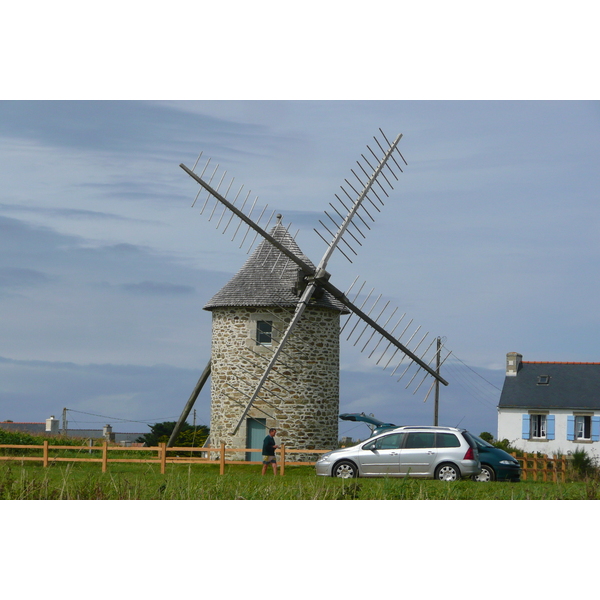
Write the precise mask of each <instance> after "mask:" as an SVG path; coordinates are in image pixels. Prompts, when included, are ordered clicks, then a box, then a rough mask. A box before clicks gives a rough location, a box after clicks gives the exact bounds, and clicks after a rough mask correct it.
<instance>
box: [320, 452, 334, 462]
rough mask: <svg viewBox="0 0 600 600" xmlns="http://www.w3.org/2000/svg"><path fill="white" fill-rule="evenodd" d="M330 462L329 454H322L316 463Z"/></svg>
mask: <svg viewBox="0 0 600 600" xmlns="http://www.w3.org/2000/svg"><path fill="white" fill-rule="evenodd" d="M330 460H331V452H328V453H327V454H323V455H322V456H321V458H319V459H318V460H317V462H318V463H328V462H329V461H330Z"/></svg>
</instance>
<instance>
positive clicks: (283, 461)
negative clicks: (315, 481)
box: [0, 440, 329, 475]
mask: <svg viewBox="0 0 600 600" xmlns="http://www.w3.org/2000/svg"><path fill="white" fill-rule="evenodd" d="M2 449H36V450H41V453H42V454H41V456H0V461H39V462H42V464H43V466H44V467H48V466H49V465H50V463H56V462H93V463H101V464H102V472H103V473H105V472H106V470H107V468H108V463H144V464H152V463H154V464H160V472H161V473H162V474H164V473H165V471H166V465H167V463H169V464H213V465H215V464H218V465H219V472H220V474H221V475H223V474H224V473H225V465H226V464H230V465H258V464H261V461H248V460H233V459H232V460H228V459H227V458H226V455H227V454H228V453H234V452H235V453H246V452H261V449H260V448H226V447H225V444H221V446H220V447H218V448H213V447H204V448H189V447H173V446H172V447H170V448H167V444H166V443H164V442H163V443H161V444H159V445H158V446H149V447H144V446H135V447H132V446H129V447H127V446H111V445H109V444H108V442H106V441H105V442H104V443H103V444H102V446H58V445H56V446H55V445H50V444H48V441H47V440H44V443H43V444H42V445H32V444H27V445H25V444H0V451H2ZM54 450H71V451H79V452H81V451H86V452H87V453H91V452H100V453H101V456H100V457H99V458H86V457H83V456H78V457H72V456H51V452H52V451H54ZM116 451H118V452H128V451H135V452H152V453H155V454H156V457H149V458H109V453H110V452H116ZM174 452H179V453H180V454H181V453H186V454H188V455H187V456H181V455H179V456H169V454H172V453H174ZM325 452H329V450H297V449H288V448H286V447H285V445H284V444H282V445H281V448H280V450H279V461H278V462H279V474H280V475H284V474H285V467H286V465H288V466H289V465H314V464H315V463H314V462H310V461H290V460H289V459H288V455H291V454H324V453H325ZM194 454H199V455H198V456H194ZM213 456H215V457H216V458H212V457H213Z"/></svg>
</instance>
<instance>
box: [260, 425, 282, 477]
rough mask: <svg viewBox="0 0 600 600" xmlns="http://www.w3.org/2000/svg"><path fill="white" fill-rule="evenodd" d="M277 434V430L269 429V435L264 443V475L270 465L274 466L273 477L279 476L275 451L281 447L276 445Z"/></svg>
mask: <svg viewBox="0 0 600 600" xmlns="http://www.w3.org/2000/svg"><path fill="white" fill-rule="evenodd" d="M276 433H277V429H274V428H272V429H269V435H268V436H267V437H266V438H265V439H264V441H263V448H262V453H263V467H262V474H263V475H264V474H265V473H266V472H267V466H268V465H273V475H277V459H276V458H275V450H277V448H279V446H278V445H277V444H276V443H275V434H276Z"/></svg>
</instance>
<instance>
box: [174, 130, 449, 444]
mask: <svg viewBox="0 0 600 600" xmlns="http://www.w3.org/2000/svg"><path fill="white" fill-rule="evenodd" d="M379 132H380V134H381V137H382V138H383V142H382V141H380V140H379V139H378V138H377V137H374V138H373V139H374V141H375V146H374V147H375V150H373V148H372V147H371V146H369V145H367V151H368V152H366V156H365V154H361V160H359V161H357V165H358V169H354V168H353V169H351V172H352V175H353V179H352V180H351V181H349V180H348V179H345V184H346V185H345V186H341V191H342V192H343V195H342V196H340V195H338V194H336V195H335V197H336V199H337V204H333V203H331V202H330V203H329V205H330V207H331V208H332V210H333V215H332V214H330V212H327V211H325V215H326V216H327V218H328V219H329V221H330V222H331V224H330V223H327V224H326V223H323V221H319V223H320V225H321V226H322V227H323V229H324V231H325V234H323V233H321V232H320V231H318V230H316V229H315V232H316V233H317V235H318V236H319V237H320V238H321V240H322V241H324V242H325V244H326V249H325V252H324V254H323V256H322V258H321V260H320V261H319V263H318V264H316V265H314V264H313V263H312V262H311V261H310V260H309V259H308V258H307V257H306V256H305V255H304V254H303V253H302V252H301V251H300V249H299V248H298V247H297V245H296V244H295V236H294V237H292V236H291V234H290V233H289V229H290V225H288V226H287V228H286V227H284V226H283V224H282V218H281V215H277V218H276V223H275V225H274V226H273V228H272V229H270V230H269V226H270V224H271V222H272V220H273V216H274V215H275V214H276V213H275V211H272V213H271V215H270V217H268V219H267V216H266V215H265V213H266V212H267V208H268V207H267V206H265V207H263V208H262V209H260V208H258V207H257V201H258V198H255V199H254V201H252V202H249V200H250V197H251V192H250V191H248V192H247V193H245V194H244V193H243V187H244V186H241V187H240V188H239V190H238V191H237V193H235V196H234V198H233V199H232V200H231V201H230V200H228V199H227V198H228V196H229V195H230V194H232V192H231V190H232V187H233V182H234V179H233V178H232V179H231V180H228V181H226V179H227V172H224V173H223V174H222V175H220V176H218V175H217V173H218V172H219V165H217V166H216V167H214V168H213V167H212V166H211V165H210V163H211V160H210V159H208V161H207V162H206V164H205V166H204V168H203V169H202V171H201V172H200V174H197V173H196V172H195V169H196V167H197V165H198V162H199V161H200V158H201V157H202V153H201V154H200V156H199V157H198V159H197V160H196V163H195V165H194V167H193V168H191V169H190V168H188V167H187V166H185V165H184V164H181V165H180V167H181V168H182V169H183V170H184V171H185V172H186V173H187V174H188V175H189V176H190V177H191V178H192V179H193V180H194V181H195V182H196V183H197V184H199V186H200V188H199V190H198V193H197V194H196V198H195V199H194V202H193V204H192V206H195V205H196V203H197V201H198V198H199V197H200V195H201V194H202V195H203V194H204V193H206V199H205V200H204V203H203V204H202V208H201V213H208V214H209V220H213V219H215V220H216V221H217V225H216V227H217V229H218V230H221V231H222V233H225V232H226V231H227V230H228V229H229V228H230V226H231V230H230V231H233V235H232V238H231V239H232V241H233V240H235V238H236V237H238V234H240V236H241V238H242V239H241V243H240V248H242V247H243V246H244V245H245V244H247V243H248V236H250V237H251V238H252V239H251V240H250V242H249V244H248V252H250V249H252V247H253V246H254V243H255V241H256V239H257V238H259V236H260V238H261V242H260V245H259V247H258V248H257V249H256V250H255V252H254V254H253V256H252V258H251V260H250V261H249V263H251V264H252V265H256V264H257V263H258V262H259V261H262V262H261V264H262V265H263V266H264V267H265V268H266V269H268V272H269V273H270V275H269V276H268V277H267V278H269V277H276V276H279V278H280V280H285V282H286V283H285V285H286V290H287V289H289V288H291V287H293V293H294V294H293V297H289V294H288V296H286V301H285V302H283V303H281V306H279V305H278V304H277V303H275V304H276V305H277V306H276V307H275V308H276V312H277V314H275V312H274V313H272V314H273V317H272V318H271V317H269V318H265V319H264V320H259V321H257V323H258V325H257V327H258V330H257V332H258V333H257V335H258V336H259V337H261V336H264V337H266V338H267V339H268V340H269V343H268V344H266V345H263V344H261V343H260V342H257V346H260V348H259V349H260V350H261V352H254V355H255V360H253V361H251V364H246V366H244V367H242V369H243V372H244V373H246V374H247V376H245V377H240V375H239V373H238V374H236V375H235V377H236V378H237V379H239V380H240V381H236V382H232V381H228V382H227V386H229V388H230V389H231V391H232V394H233V396H235V397H232V396H231V395H229V394H226V393H225V395H226V396H227V397H228V398H231V399H232V400H233V402H234V403H235V404H236V405H237V408H236V413H237V414H236V415H235V419H234V421H233V422H231V419H230V421H229V422H231V425H230V429H231V431H230V434H231V435H236V434H237V433H238V431H239V430H240V428H241V427H243V426H244V423H245V422H246V421H247V418H248V417H249V416H250V418H256V414H257V413H256V411H257V410H258V411H260V412H261V413H263V414H264V415H266V416H267V417H269V418H270V419H272V420H273V419H274V420H275V422H277V421H278V419H280V418H281V415H282V410H284V408H282V407H283V404H285V402H283V400H284V397H285V395H286V391H285V384H283V383H282V380H281V374H282V373H284V372H287V373H288V374H289V373H290V372H291V371H293V369H294V368H293V366H292V365H293V363H294V361H295V357H294V356H293V353H290V352H289V346H290V343H293V342H290V340H293V338H294V332H295V331H296V330H297V328H298V326H299V324H300V323H301V322H302V320H303V318H304V315H305V313H306V311H307V309H308V310H310V309H311V307H313V306H315V307H316V306H318V305H322V306H323V307H324V308H327V309H329V310H336V311H337V316H338V317H339V316H340V315H349V317H348V319H347V320H346V322H345V323H344V325H343V326H342V327H341V328H339V329H338V330H337V331H339V334H340V335H342V334H344V333H345V332H346V331H347V340H349V341H350V340H353V341H354V345H355V346H357V345H359V344H360V346H359V349H360V351H361V352H367V351H368V352H369V357H370V358H371V357H373V356H374V355H375V354H376V357H377V358H376V364H378V365H381V366H382V367H383V369H384V370H385V369H387V368H388V367H389V366H390V365H395V366H393V367H392V368H391V376H395V375H396V374H397V373H398V371H399V370H400V369H401V367H402V370H400V375H399V377H398V381H400V380H401V379H403V378H404V377H405V376H406V375H407V374H410V375H411V376H410V380H409V381H408V384H407V385H406V388H409V387H410V386H414V391H413V394H415V393H416V392H417V391H418V389H419V388H420V387H421V385H422V384H423V383H424V381H425V380H426V379H427V378H428V377H431V378H432V379H433V381H432V383H431V385H430V387H429V390H428V392H427V395H426V396H425V400H426V399H427V397H428V396H429V394H430V393H431V390H432V389H433V387H434V385H435V384H436V382H439V383H442V384H444V385H448V382H447V381H446V380H445V379H444V378H443V377H441V375H440V373H439V367H440V365H441V364H443V362H444V361H445V360H446V359H447V358H448V356H449V355H450V353H449V352H448V354H447V355H446V357H445V358H444V359H443V360H440V352H441V349H440V348H439V346H438V347H436V348H433V346H434V342H435V341H436V339H438V338H436V337H432V338H431V339H430V340H427V338H428V336H429V333H426V334H425V335H423V336H421V334H420V333H419V332H420V329H421V328H420V327H417V328H416V329H415V330H414V331H413V332H412V334H411V331H412V329H411V327H412V320H409V319H407V321H405V317H406V314H403V315H402V316H401V317H399V318H398V317H396V313H397V309H392V308H391V307H390V306H389V302H387V303H385V304H384V305H383V307H381V306H380V304H379V303H380V301H381V298H382V295H379V296H378V297H377V298H376V299H375V300H374V301H373V300H372V296H373V291H374V290H371V291H370V292H369V293H368V294H367V295H366V297H365V296H364V294H363V289H364V285H365V284H364V283H362V285H357V282H358V278H357V279H355V280H354V282H353V284H352V285H351V286H350V288H349V289H348V290H346V291H345V292H343V291H342V290H340V289H339V288H337V287H336V286H335V285H334V284H333V283H332V282H331V281H330V279H331V274H330V273H329V272H328V271H327V267H328V263H329V261H330V259H331V257H332V256H333V254H334V252H336V251H339V252H340V253H341V254H342V255H343V256H344V257H345V258H346V259H347V260H349V261H350V262H352V260H351V258H350V254H354V255H356V254H357V252H356V250H355V248H356V246H361V245H362V239H364V238H365V234H364V229H370V226H369V222H374V218H373V214H374V212H381V207H382V206H384V201H383V199H382V197H385V198H388V197H389V193H388V192H389V191H390V190H393V185H392V182H393V181H398V176H397V174H396V171H400V172H402V166H401V164H400V162H399V161H401V162H402V163H403V164H404V165H407V162H406V160H405V159H404V157H403V156H402V154H401V153H400V151H399V150H398V147H397V146H398V143H399V142H400V140H401V138H402V134H400V135H398V136H397V137H396V138H395V140H394V141H393V142H391V143H390V142H389V140H388V138H387V137H386V136H385V134H384V133H383V131H381V129H380V130H379ZM213 182H214V183H213ZM221 189H224V191H223V192H222V193H221V191H220V190H221ZM255 212H257V213H259V214H258V215H257V216H256V217H253V214H254V213H255ZM265 219H267V221H266V224H264V225H263V224H261V223H263V222H264V220H265ZM232 224H233V225H232ZM252 232H253V233H254V235H253V236H252V235H251V234H252ZM326 235H329V236H331V238H330V240H329V241H328V239H327V237H326ZM249 263H247V264H249ZM248 268H250V267H247V269H248ZM252 268H254V267H252ZM292 275H295V282H294V284H293V286H292V285H290V281H289V280H290V277H291V276H292ZM262 277H263V278H264V277H265V276H264V275H262ZM252 284H253V282H252V281H251V283H250V285H252ZM356 287H358V290H356ZM353 290H356V291H353ZM351 292H352V294H351ZM350 295H352V296H353V297H352V299H350V297H349V296H350ZM359 298H360V299H359ZM363 298H364V299H363ZM361 300H362V301H361ZM359 303H360V304H359ZM284 304H285V307H284ZM205 308H206V307H205ZM274 310H275V309H274ZM281 310H288V313H287V314H285V315H284V316H281V314H280V312H281ZM274 323H275V324H276V325H275V326H274V325H273V324H274ZM390 324H393V326H390ZM261 327H263V328H265V329H264V330H261V329H260V328H261ZM397 330H398V331H399V332H400V333H396V331H397ZM213 336H214V334H213ZM404 336H408V339H407V341H405V342H404V341H402V339H403V338H404ZM271 341H272V342H273V343H270V342H271ZM338 343H339V337H338ZM411 346H412V349H411ZM265 347H267V348H268V353H265V351H264V348H265ZM296 358H297V357H296ZM405 361H406V363H405ZM242 362H244V363H250V361H248V360H246V359H244V360H243V361H242ZM403 363H405V364H403ZM434 363H435V365H434ZM211 368H212V367H211V361H209V363H208V365H207V366H206V368H205V370H204V372H203V374H202V376H201V377H200V379H199V380H198V384H197V385H196V388H195V389H194V391H193V392H192V394H191V396H190V398H189V400H188V402H187V404H186V406H185V408H184V410H183V412H182V414H181V417H180V418H179V421H178V423H177V425H176V427H175V429H174V431H173V434H172V435H171V439H170V440H169V445H172V444H173V442H174V440H175V438H176V436H177V433H178V431H179V429H180V427H181V425H182V424H183V422H184V421H185V419H186V418H187V416H188V414H189V412H190V410H191V408H192V406H193V404H194V402H195V401H196V399H197V397H198V395H199V393H200V390H201V389H202V387H203V385H204V384H205V382H206V381H207V379H208V377H209V375H210V374H211ZM242 380H243V381H242ZM282 388H283V389H282ZM269 399H270V401H269ZM337 402H338V403H339V399H337ZM259 405H260V406H259ZM269 407H271V408H270V409H269ZM288 410H289V407H288ZM276 413H277V414H278V415H279V417H278V416H277V414H276ZM252 415H254V416H252ZM211 429H212V427H211Z"/></svg>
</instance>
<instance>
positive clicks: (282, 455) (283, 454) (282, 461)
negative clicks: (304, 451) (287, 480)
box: [279, 444, 285, 477]
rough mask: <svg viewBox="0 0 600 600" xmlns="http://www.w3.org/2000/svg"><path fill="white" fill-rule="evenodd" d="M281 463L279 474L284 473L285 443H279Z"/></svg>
mask: <svg viewBox="0 0 600 600" xmlns="http://www.w3.org/2000/svg"><path fill="white" fill-rule="evenodd" d="M280 456H281V459H280V460H281V463H280V464H279V475H281V476H282V477H283V475H285V444H281V453H280Z"/></svg>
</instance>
